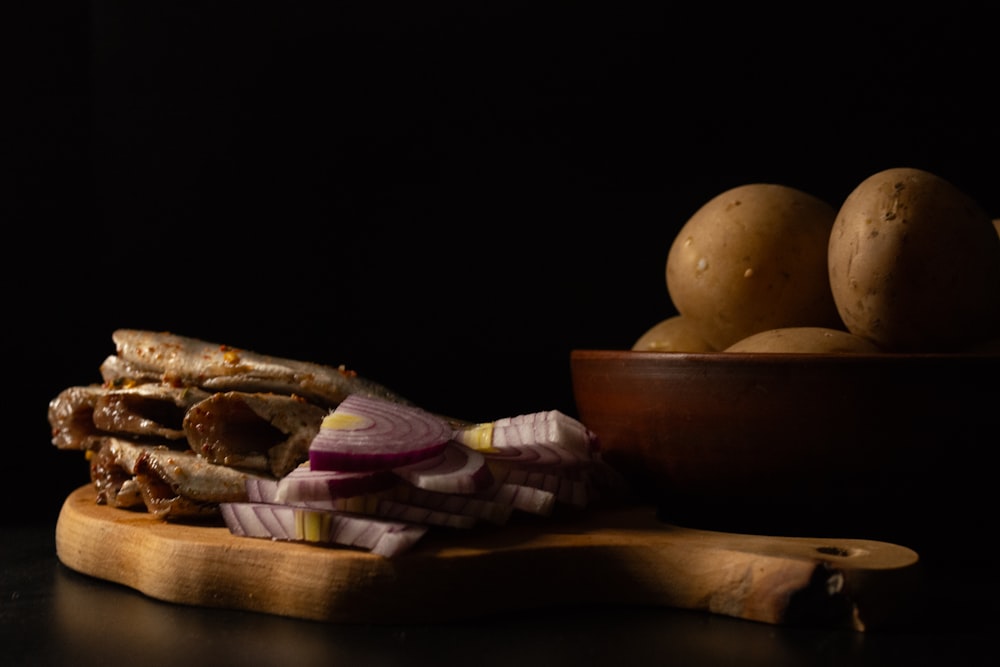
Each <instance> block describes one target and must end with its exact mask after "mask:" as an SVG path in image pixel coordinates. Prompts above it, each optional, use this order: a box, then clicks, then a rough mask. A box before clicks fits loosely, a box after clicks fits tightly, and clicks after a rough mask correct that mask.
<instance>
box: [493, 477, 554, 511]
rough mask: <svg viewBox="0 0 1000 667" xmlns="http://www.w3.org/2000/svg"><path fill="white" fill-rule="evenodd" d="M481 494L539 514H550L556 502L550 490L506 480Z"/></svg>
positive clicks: (514, 507)
mask: <svg viewBox="0 0 1000 667" xmlns="http://www.w3.org/2000/svg"><path fill="white" fill-rule="evenodd" d="M482 496H483V497H484V498H489V499H490V500H492V501H494V502H498V503H504V504H506V505H510V506H511V507H512V508H513V509H516V510H520V511H522V512H527V513H528V514H537V515H539V516H549V515H550V514H552V511H553V510H554V509H555V504H556V496H555V494H554V493H552V492H551V491H546V490H544V489H536V488H535V487H533V486H524V485H523V484H509V483H506V482H502V483H496V484H494V486H493V487H492V488H490V489H488V490H487V491H484V492H483V493H482Z"/></svg>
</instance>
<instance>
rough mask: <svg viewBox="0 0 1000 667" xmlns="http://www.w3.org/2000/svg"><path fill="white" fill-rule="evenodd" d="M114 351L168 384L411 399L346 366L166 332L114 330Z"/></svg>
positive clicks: (317, 396) (321, 398)
mask: <svg viewBox="0 0 1000 667" xmlns="http://www.w3.org/2000/svg"><path fill="white" fill-rule="evenodd" d="M112 338H113V340H114V342H115V346H116V349H117V353H118V356H119V357H120V358H121V361H123V362H125V363H127V364H128V365H129V367H130V368H132V369H134V370H133V371H132V372H138V371H143V372H156V373H160V374H161V378H162V381H163V382H165V383H167V384H176V385H194V386H198V387H201V388H203V389H205V390H207V391H211V392H221V391H245V392H260V393H275V394H287V395H291V394H295V395H297V396H302V397H303V398H305V399H307V400H309V401H310V402H312V403H316V404H318V405H322V406H325V407H332V406H335V405H338V404H339V403H340V402H341V401H342V400H344V398H346V397H347V396H348V395H350V394H354V393H359V394H364V395H367V396H375V397H378V398H382V399H385V400H390V401H395V402H398V403H409V401H408V400H407V399H405V398H403V397H402V396H400V395H398V394H396V393H395V392H393V391H391V390H389V389H387V388H386V387H383V386H382V385H380V384H378V383H376V382H372V381H371V380H367V379H365V378H363V377H360V376H359V375H358V374H357V373H355V372H353V371H349V370H347V369H345V368H344V367H339V368H334V367H332V366H324V365H321V364H315V363H310V362H305V361H295V360H293V359H283V358H280V357H271V356H267V355H263V354H258V353H256V352H252V351H250V350H242V349H239V348H235V347H231V346H228V345H220V344H218V343H210V342H206V341H203V340H198V339H196V338H188V337H186V336H178V335H176V334H172V333H168V332H155V331H143V330H138V329H118V330H117V331H115V332H114V334H113V335H112Z"/></svg>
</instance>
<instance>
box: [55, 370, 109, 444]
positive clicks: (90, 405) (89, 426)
mask: <svg viewBox="0 0 1000 667" xmlns="http://www.w3.org/2000/svg"><path fill="white" fill-rule="evenodd" d="M106 391H107V390H106V389H105V388H104V387H101V386H100V385H96V384H95V385H87V386H80V387H68V388H66V389H63V390H62V391H61V392H59V394H58V395H57V396H56V397H55V398H53V399H52V400H51V401H49V426H51V427H52V444H53V445H55V446H56V447H57V448H58V449H81V450H84V449H96V448H97V447H98V446H99V445H100V439H101V436H102V435H104V434H102V433H100V431H98V429H97V426H95V425H94V406H95V405H96V404H97V399H98V398H100V397H101V396H103V395H104V393H105V392H106Z"/></svg>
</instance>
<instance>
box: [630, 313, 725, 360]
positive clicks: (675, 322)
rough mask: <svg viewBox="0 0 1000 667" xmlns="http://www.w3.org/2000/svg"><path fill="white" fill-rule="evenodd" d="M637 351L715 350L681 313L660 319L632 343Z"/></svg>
mask: <svg viewBox="0 0 1000 667" xmlns="http://www.w3.org/2000/svg"><path fill="white" fill-rule="evenodd" d="M632 349H633V350H634V351H639V352H715V348H714V347H712V346H711V345H709V343H708V341H706V340H705V337H704V336H702V335H701V332H700V331H698V329H697V327H695V326H693V325H692V324H691V322H690V320H688V319H687V318H686V317H684V316H683V315H674V316H673V317H668V318H666V319H664V320H660V321H659V322H657V323H656V324H654V325H653V326H651V327H650V328H649V329H647V330H646V332H645V333H643V334H642V335H641V336H639V338H638V340H636V341H635V343H634V344H633V345H632Z"/></svg>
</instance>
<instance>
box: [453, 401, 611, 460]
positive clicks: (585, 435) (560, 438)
mask: <svg viewBox="0 0 1000 667" xmlns="http://www.w3.org/2000/svg"><path fill="white" fill-rule="evenodd" d="M455 439H456V440H457V441H458V442H461V443H462V444H463V445H465V446H467V447H470V448H472V449H476V450H479V451H483V452H492V450H494V449H503V448H505V447H523V446H534V445H548V446H552V447H560V448H562V449H565V450H570V451H573V452H575V453H577V454H578V455H579V456H580V457H581V458H585V459H587V458H589V457H590V456H591V454H592V453H593V452H595V451H596V450H597V446H598V442H597V436H596V435H595V434H594V433H593V432H592V431H591V430H590V429H588V428H587V427H586V426H584V425H583V423H581V422H580V421H577V420H576V419H573V418H572V417H570V416H569V415H566V414H564V413H562V412H560V411H559V410H549V411H547V412H533V413H530V414H526V415H518V416H516V417H505V418H503V419H498V420H496V421H494V422H489V423H485V424H475V425H471V426H466V427H462V428H459V429H457V430H456V432H455Z"/></svg>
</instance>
